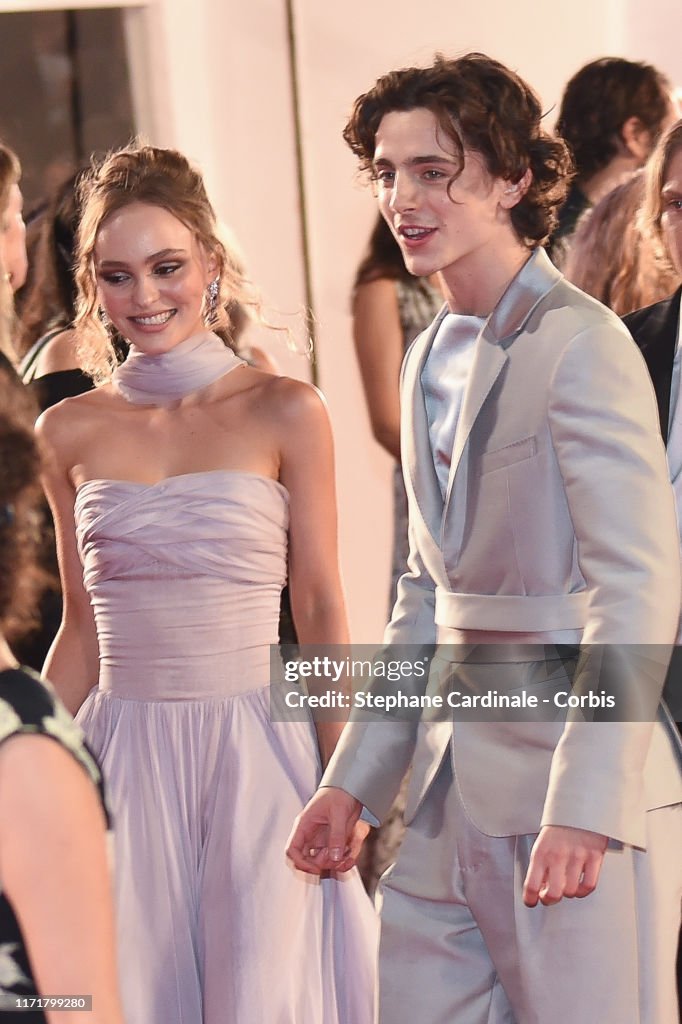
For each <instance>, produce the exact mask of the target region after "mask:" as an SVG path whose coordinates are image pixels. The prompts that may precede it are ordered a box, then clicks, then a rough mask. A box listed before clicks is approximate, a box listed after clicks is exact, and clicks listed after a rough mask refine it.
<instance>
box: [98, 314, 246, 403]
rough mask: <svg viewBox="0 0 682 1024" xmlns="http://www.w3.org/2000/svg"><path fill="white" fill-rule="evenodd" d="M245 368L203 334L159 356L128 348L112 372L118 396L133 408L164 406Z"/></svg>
mask: <svg viewBox="0 0 682 1024" xmlns="http://www.w3.org/2000/svg"><path fill="white" fill-rule="evenodd" d="M238 366H246V363H245V362H244V360H243V359H240V358H239V356H236V355H235V354H234V352H233V351H232V349H230V348H228V347H227V345H225V344H223V342H222V341H221V340H220V338H219V337H218V335H217V334H213V333H212V332H211V331H204V332H202V333H201V334H193V335H192V337H191V338H187V340H186V341H181V342H180V344H179V345H176V346H175V348H172V349H170V350H169V351H168V352H162V353H160V354H159V355H147V354H146V353H145V352H141V351H140V350H139V349H136V348H135V346H134V345H131V346H130V352H129V354H128V358H127V359H126V361H125V362H124V363H122V364H121V366H119V367H117V369H116V370H115V371H114V374H113V377H112V381H113V385H114V387H115V388H116V390H117V391H118V392H119V394H121V395H123V397H124V398H125V399H126V400H127V401H128V402H132V403H133V404H134V405H168V404H169V403H171V402H174V401H176V400H177V399H178V398H183V397H184V396H185V395H189V394H191V392H192V391H198V390H199V389H200V388H205V387H206V386H207V385H208V384H212V383H213V381H214V380H218V378H219V377H224V376H225V374H226V373H229V372H230V371H231V370H235V369H236V368H237V367H238Z"/></svg>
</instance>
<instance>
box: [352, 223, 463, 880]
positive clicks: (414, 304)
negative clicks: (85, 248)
mask: <svg viewBox="0 0 682 1024" xmlns="http://www.w3.org/2000/svg"><path fill="white" fill-rule="evenodd" d="M443 302H444V299H443V293H442V292H441V290H440V288H439V287H438V282H437V277H433V278H420V277H414V276H413V275H412V274H411V273H410V272H409V271H408V269H407V267H406V266H405V260H404V259H403V255H402V253H401V251H400V246H399V245H398V243H397V242H396V240H395V238H394V237H393V235H392V234H391V229H390V228H389V226H388V224H387V223H386V221H385V220H384V218H383V217H381V216H378V217H377V219H376V221H375V224H374V227H373V229H372V233H371V235H370V238H369V244H368V246H367V251H366V253H365V256H364V258H363V259H362V262H361V263H360V266H359V267H358V269H357V272H356V275H355V283H354V286H353V340H354V342H355V352H356V354H357V359H358V365H359V367H360V374H361V376H362V384H363V387H364V391H365V399H366V402H367V411H368V413H369V419H370V423H371V425H372V433H373V434H374V437H375V439H376V440H377V441H378V442H379V444H380V445H381V447H382V448H383V449H384V450H385V451H387V452H388V454H389V455H390V456H392V458H393V459H395V462H396V464H395V468H394V470H393V548H392V556H391V582H390V592H389V602H388V612H389V615H390V613H391V611H392V609H393V605H394V604H395V600H396V590H397V585H398V579H399V578H400V577H401V576H402V574H403V573H404V572H405V571H406V569H407V556H408V553H409V542H408V539H407V494H406V492H405V484H404V481H403V472H402V468H401V465H400V367H401V365H402V362H403V357H404V355H405V353H406V351H407V349H408V348H409V347H410V345H411V344H412V342H413V341H414V339H415V338H416V337H417V335H418V334H421V332H422V331H423V330H424V328H426V327H428V325H429V324H430V323H431V321H432V320H433V318H434V317H435V315H436V313H437V312H438V310H439V309H440V308H441V306H442V305H443ZM404 806H405V784H403V787H402V788H401V791H400V795H399V796H398V798H397V799H396V802H395V804H394V805H393V808H392V810H391V811H390V812H389V814H388V815H387V817H386V818H385V820H384V822H383V823H382V825H381V827H380V828H378V829H372V831H371V832H370V834H369V836H368V837H367V839H366V840H365V843H364V845H363V847H362V852H361V854H360V859H359V861H358V868H359V870H360V874H361V875H362V879H363V881H364V883H365V886H366V887H367V891H368V892H369V894H370V895H374V892H375V890H376V886H377V882H378V881H379V878H380V877H381V875H382V874H383V873H384V871H385V870H386V869H387V868H388V867H389V866H390V865H391V864H393V862H394V861H395V859H396V856H397V854H398V849H399V847H400V843H401V840H402V837H403V832H404V825H403V810H404Z"/></svg>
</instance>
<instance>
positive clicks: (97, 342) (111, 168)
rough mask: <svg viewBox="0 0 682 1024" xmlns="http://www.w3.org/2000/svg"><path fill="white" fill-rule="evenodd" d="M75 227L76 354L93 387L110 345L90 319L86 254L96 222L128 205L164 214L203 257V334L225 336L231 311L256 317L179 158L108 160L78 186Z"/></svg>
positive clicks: (157, 155)
mask: <svg viewBox="0 0 682 1024" xmlns="http://www.w3.org/2000/svg"><path fill="white" fill-rule="evenodd" d="M79 203H80V208H81V220H80V224H79V226H78V238H77V255H76V284H77V285H78V299H77V302H76V317H75V320H74V328H75V331H76V337H77V345H76V354H77V357H78V360H79V363H80V365H81V367H82V368H83V370H84V371H85V372H86V373H88V374H90V376H92V378H93V379H94V381H95V383H97V384H100V383H104V382H106V381H107V380H108V379H109V378H110V377H111V373H112V371H113V370H114V369H115V367H116V365H117V357H116V352H115V349H114V346H113V344H112V341H111V339H110V337H109V335H108V333H107V331H106V330H105V329H104V327H103V325H102V321H101V319H100V316H99V312H98V302H97V284H96V280H95V269H94V251H95V243H96V241H97V234H98V232H99V229H100V228H101V226H102V224H103V223H104V221H105V220H106V219H107V218H108V217H110V216H111V215H112V214H113V213H115V212H116V211H117V210H120V209H122V208H123V207H124V206H128V205H130V203H148V204H150V205H151V206H160V207H161V208H162V209H165V210H168V212H169V213H171V214H172V215H173V216H174V217H176V218H177V219H178V220H179V221H180V222H181V223H182V224H184V225H185V227H187V228H189V230H190V231H191V232H192V233H193V235H194V237H195V238H196V240H197V241H198V243H199V244H200V245H201V246H202V248H203V250H204V252H205V253H206V254H207V255H209V256H211V257H212V258H213V259H214V260H215V262H216V266H217V274H218V275H219V277H220V289H219V294H218V300H217V303H216V305H215V313H214V315H213V317H212V319H211V322H210V327H211V329H212V330H216V331H222V330H224V331H227V332H228V333H229V332H230V328H231V327H233V324H232V323H231V317H230V312H229V310H230V305H231V303H240V304H243V305H245V306H247V307H252V308H255V309H256V310H259V309H260V302H259V300H258V298H257V295H256V293H255V290H254V289H253V287H252V286H251V284H250V282H249V281H248V280H247V278H246V277H245V275H244V272H243V269H242V266H241V263H240V260H239V257H238V256H237V255H236V254H235V253H233V252H232V250H231V249H230V247H229V246H228V245H226V244H225V243H224V242H223V241H221V239H220V238H219V237H218V228H217V223H216V216H215V213H214V211H213V207H212V206H211V203H210V202H209V199H208V196H207V195H206V189H205V188H204V182H203V179H202V177H201V174H200V173H199V171H197V170H196V169H195V168H194V167H192V165H191V164H190V162H189V161H188V160H187V158H186V157H185V156H183V155H182V153H179V152H177V150H174V149H159V148H157V147H156V146H148V145H145V144H144V143H141V142H133V143H131V144H130V145H129V146H125V147H124V148H123V149H119V150H116V151H115V152H113V153H110V154H109V155H108V156H107V157H105V159H104V160H103V161H102V162H101V163H99V164H95V165H94V166H93V169H92V171H91V172H90V173H88V174H86V175H84V177H83V178H82V179H81V181H80V185H79Z"/></svg>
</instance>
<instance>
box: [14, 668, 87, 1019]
mask: <svg viewBox="0 0 682 1024" xmlns="http://www.w3.org/2000/svg"><path fill="white" fill-rule="evenodd" d="M22 733H23V734H33V735H35V734H42V735H44V736H51V737H52V738H53V739H54V740H56V742H57V743H59V744H60V746H62V747H63V748H64V749H65V750H67V751H68V752H69V753H70V754H72V755H73V757H75V758H76V760H77V761H78V763H79V764H80V765H81V766H82V767H83V769H84V770H85V771H86V772H87V774H88V775H89V776H90V778H91V779H92V781H93V783H94V785H95V786H97V788H98V790H99V793H100V797H101V798H102V802H103V803H104V798H103V793H102V780H101V776H100V772H99V768H98V767H97V764H96V762H95V760H94V758H93V757H92V755H91V754H90V752H89V751H88V749H87V747H86V746H85V743H84V742H83V734H82V732H81V730H80V729H79V728H78V726H77V725H76V724H75V723H74V721H73V719H72V718H71V716H70V715H69V713H68V712H67V710H66V708H65V707H64V706H63V705H62V703H61V702H60V701H59V699H58V698H57V696H56V695H55V693H54V691H53V690H52V689H51V687H50V686H49V685H46V684H45V683H42V682H41V681H40V679H39V678H38V676H36V675H35V674H34V673H33V672H31V671H30V670H27V669H7V670H6V671H4V672H0V743H4V741H5V740H7V739H9V738H10V737H11V736H17V735H20V734H22ZM7 827H11V823H9V824H8V823H7V822H2V823H0V828H7ZM36 840H37V841H40V837H39V836H36ZM36 994H37V987H36V983H35V981H34V979H33V972H32V970H31V964H30V962H29V958H28V953H27V950H26V944H25V942H24V937H23V935H22V932H21V928H20V927H19V923H18V921H17V918H16V916H15V913H14V910H13V908H12V905H11V903H10V902H9V900H8V899H7V897H6V896H5V894H4V893H3V892H2V889H1V888H0V1024H10V1022H12V1024H14V1022H15V1021H16V1024H45V1020H46V1018H45V1015H44V1014H43V1012H42V1010H37V1011H36V1010H30V1009H19V1008H18V1007H21V1006H22V1005H25V1002H24V1003H23V1004H22V1002H21V1001H25V1000H27V999H30V997H32V996H33V997H35V996H36ZM52 994H57V993H52ZM86 1016H87V1014H86Z"/></svg>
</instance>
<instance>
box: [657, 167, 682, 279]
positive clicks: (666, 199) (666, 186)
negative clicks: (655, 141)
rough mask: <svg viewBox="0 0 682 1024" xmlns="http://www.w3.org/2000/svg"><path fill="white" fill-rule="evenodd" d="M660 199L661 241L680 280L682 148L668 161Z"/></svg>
mask: <svg viewBox="0 0 682 1024" xmlns="http://www.w3.org/2000/svg"><path fill="white" fill-rule="evenodd" d="M661 198H662V200H663V214H662V216H661V230H662V231H663V239H664V241H665V244H666V248H667V250H668V252H669V254H670V259H671V260H672V264H673V266H674V267H675V270H676V271H677V273H678V274H679V276H680V278H682V148H680V149H678V150H676V151H675V152H674V153H673V155H672V156H671V158H670V160H669V161H668V167H667V169H666V174H665V181H664V182H663V189H662V192H661Z"/></svg>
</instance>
